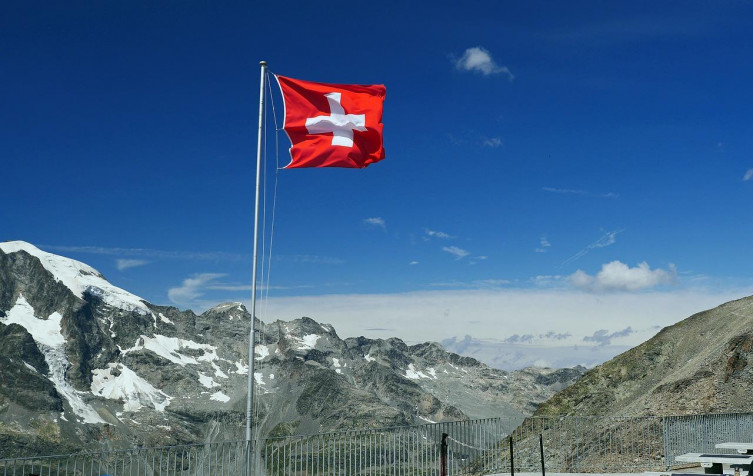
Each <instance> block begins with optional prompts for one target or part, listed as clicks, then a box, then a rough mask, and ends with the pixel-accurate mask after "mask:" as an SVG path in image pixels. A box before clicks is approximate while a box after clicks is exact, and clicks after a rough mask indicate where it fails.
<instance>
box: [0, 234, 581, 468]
mask: <svg viewBox="0 0 753 476" xmlns="http://www.w3.org/2000/svg"><path fill="white" fill-rule="evenodd" d="M250 319H251V316H250V315H249V314H248V312H247V311H246V309H245V308H244V307H243V306H242V305H241V304H239V303H226V304H222V305H219V306H217V307H214V308H212V309H210V310H208V311H206V312H204V313H203V314H201V315H196V314H194V313H193V312H191V311H180V310H178V309H176V308H174V307H163V306H157V305H154V304H151V303H148V302H146V301H144V300H143V299H141V298H139V297H138V296H135V295H133V294H131V293H129V292H127V291H125V290H123V289H120V288H118V287H116V286H113V285H112V284H110V283H109V282H108V281H107V280H106V279H105V278H104V277H103V276H102V275H101V274H100V273H98V272H97V271H96V270H94V269H93V268H91V267H89V266H87V265H85V264H83V263H80V262H78V261H75V260H71V259H68V258H64V257H61V256H57V255H54V254H50V253H46V252H44V251H42V250H39V249H38V248H36V247H34V246H32V245H30V244H28V243H24V242H19V241H15V242H4V243H0V458H2V457H4V456H10V455H15V454H33V453H37V454H39V453H49V452H53V451H56V452H65V451H74V450H77V449H80V448H82V447H87V448H93V447H106V448H115V447H126V446H132V445H134V444H143V445H161V444H176V443H184V442H197V441H208V440H224V439H238V438H242V436H243V427H244V425H245V405H246V385H247V384H246V379H247V373H248V359H247V352H248V332H249V327H250ZM256 327H257V329H258V330H259V332H258V342H259V344H258V345H257V347H256V359H255V365H256V367H255V375H254V377H255V382H256V390H257V392H258V398H257V399H256V400H257V402H259V408H258V411H257V412H256V415H255V422H256V425H257V430H258V432H259V434H261V435H266V434H269V433H273V434H275V435H280V434H286V433H312V432H319V431H324V430H330V429H341V428H353V427H368V426H370V427H374V426H387V425H396V424H407V423H420V422H432V421H442V420H455V419H464V418H479V417H487V416H503V415H507V416H514V417H522V416H523V415H529V414H531V413H532V412H533V411H534V409H535V408H536V406H537V405H538V404H539V403H540V402H542V401H544V400H546V399H547V398H548V397H549V396H551V395H552V394H553V393H554V392H555V391H557V390H559V389H561V388H563V387H565V386H567V385H568V384H570V383H572V382H573V381H574V380H575V379H577V378H578V377H579V376H580V375H581V374H582V372H583V369H565V370H560V371H554V370H551V369H526V370H523V371H518V372H505V371H501V370H495V369H492V368H489V367H487V366H486V365H484V364H481V363H480V362H478V361H477V360H475V359H472V358H468V357H461V356H459V355H457V354H453V353H450V352H447V351H446V350H444V349H443V348H442V347H441V346H439V345H438V344H435V343H425V344H419V345H414V346H408V345H406V344H405V343H404V342H402V341H401V340H400V339H397V338H392V339H387V340H381V339H378V340H371V339H366V338H363V337H359V338H348V339H344V340H343V339H341V338H340V337H339V336H338V335H337V333H336V331H335V329H334V328H332V326H329V325H327V324H320V323H317V322H316V321H314V320H312V319H309V318H305V317H304V318H301V319H296V320H294V321H289V322H286V321H276V322H273V323H269V324H264V323H262V322H260V321H258V320H257V324H256Z"/></svg>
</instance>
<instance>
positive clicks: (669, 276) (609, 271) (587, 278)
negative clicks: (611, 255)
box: [568, 261, 677, 292]
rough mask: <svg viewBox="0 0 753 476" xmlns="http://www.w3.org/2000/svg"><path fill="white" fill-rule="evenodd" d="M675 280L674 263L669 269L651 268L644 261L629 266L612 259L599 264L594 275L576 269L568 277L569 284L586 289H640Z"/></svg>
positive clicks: (670, 282) (597, 290)
mask: <svg viewBox="0 0 753 476" xmlns="http://www.w3.org/2000/svg"><path fill="white" fill-rule="evenodd" d="M676 280H677V270H676V269H675V267H674V265H669V269H667V270H664V269H653V270H652V269H651V267H650V266H649V265H648V263H646V262H645V261H644V262H642V263H639V264H638V266H636V267H634V268H631V267H629V266H628V265H626V264H625V263H622V262H620V261H612V262H610V263H606V264H604V265H602V266H601V271H599V272H598V273H597V274H596V275H595V276H591V275H589V274H588V273H586V272H584V271H583V270H580V269H579V270H577V271H576V272H575V273H573V274H572V275H570V276H569V277H568V281H569V282H570V284H572V285H573V286H575V287H576V288H579V289H583V290H586V291H596V292H599V291H641V290H643V289H649V288H654V287H656V286H659V285H662V284H672V283H674V282H675V281H676Z"/></svg>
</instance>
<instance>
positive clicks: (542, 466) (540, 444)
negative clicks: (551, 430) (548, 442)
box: [539, 433, 546, 476]
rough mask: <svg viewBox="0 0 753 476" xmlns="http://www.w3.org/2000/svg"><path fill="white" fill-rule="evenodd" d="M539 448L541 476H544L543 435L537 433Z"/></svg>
mask: <svg viewBox="0 0 753 476" xmlns="http://www.w3.org/2000/svg"><path fill="white" fill-rule="evenodd" d="M539 449H540V450H541V476H546V469H544V435H543V434H541V433H539Z"/></svg>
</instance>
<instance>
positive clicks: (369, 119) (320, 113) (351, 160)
mask: <svg viewBox="0 0 753 476" xmlns="http://www.w3.org/2000/svg"><path fill="white" fill-rule="evenodd" d="M275 76H276V77H277V82H278V84H279V85H280V90H281V91H282V97H283V100H284V102H285V124H284V125H283V129H285V132H287V134H288V137H289V138H290V142H291V143H292V147H291V148H290V158H291V160H290V163H289V164H288V165H287V166H286V167H285V168H287V169H291V168H298V167H350V168H364V167H366V166H368V165H370V164H373V163H374V162H378V161H380V160H382V159H383V158H384V146H383V144H382V128H383V125H382V104H383V103H384V96H385V94H386V92H387V90H386V89H385V87H384V86H383V85H381V84H378V85H371V86H360V85H356V84H327V83H314V82H311V81H302V80H299V79H292V78H286V77H284V76H278V75H275Z"/></svg>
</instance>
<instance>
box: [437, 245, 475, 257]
mask: <svg viewBox="0 0 753 476" xmlns="http://www.w3.org/2000/svg"><path fill="white" fill-rule="evenodd" d="M442 251H444V252H446V253H450V254H451V255H453V256H454V257H455V259H463V258H465V257H466V256H468V255H469V254H471V253H470V252H468V251H466V250H464V249H463V248H458V247H457V246H443V247H442Z"/></svg>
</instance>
